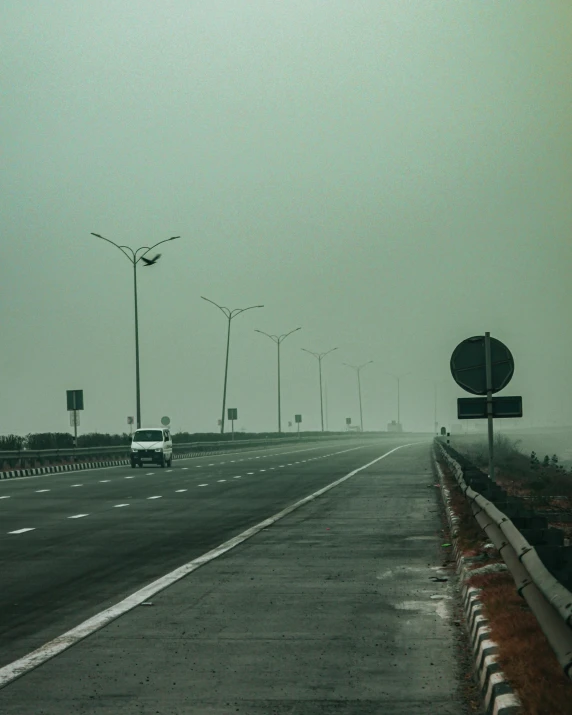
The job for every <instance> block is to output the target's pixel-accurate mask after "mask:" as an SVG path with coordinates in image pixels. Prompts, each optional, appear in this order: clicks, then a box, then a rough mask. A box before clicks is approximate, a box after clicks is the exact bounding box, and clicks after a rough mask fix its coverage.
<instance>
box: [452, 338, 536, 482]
mask: <svg viewBox="0 0 572 715" xmlns="http://www.w3.org/2000/svg"><path fill="white" fill-rule="evenodd" d="M450 367H451V374H452V375H453V379H454V380H455V382H456V383H457V384H458V385H459V386H460V387H462V388H463V390H466V391H467V392H471V393H472V394H473V395H482V396H483V397H472V398H467V397H464V398H463V397H460V398H459V399H458V400H457V415H458V418H459V419H475V418H477V419H479V418H481V419H484V418H486V420H487V432H488V443H489V478H490V479H492V480H494V474H495V465H494V450H493V447H494V435H493V417H522V397H520V396H517V397H504V396H503V397H493V393H494V392H500V390H502V389H503V388H505V387H506V386H507V385H508V383H509V382H510V381H511V379H512V376H513V374H514V360H513V357H512V354H511V352H510V350H509V349H508V348H507V347H506V345H503V343H501V342H500V340H496V338H491V334H490V333H489V332H486V333H485V334H484V336H483V335H477V336H475V337H472V338H468V339H467V340H463V342H462V343H459V345H457V347H456V348H455V350H454V351H453V355H452V356H451V365H450ZM467 425H468V423H467ZM447 437H449V434H447ZM448 443H449V440H448V439H447V444H448Z"/></svg>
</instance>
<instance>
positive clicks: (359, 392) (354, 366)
mask: <svg viewBox="0 0 572 715" xmlns="http://www.w3.org/2000/svg"><path fill="white" fill-rule="evenodd" d="M372 362H373V360H368V362H364V363H363V365H348V363H347V362H345V363H344V365H345V366H346V367H351V368H352V370H355V371H356V375H357V382H358V397H359V421H360V425H361V431H362V432H363V412H362V409H361V381H360V372H361V371H362V369H363V368H364V367H365V366H366V365H370V364H371V363H372Z"/></svg>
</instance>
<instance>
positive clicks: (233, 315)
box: [201, 296, 264, 434]
mask: <svg viewBox="0 0 572 715" xmlns="http://www.w3.org/2000/svg"><path fill="white" fill-rule="evenodd" d="M201 298H202V299H203V300H206V301H207V302H208V303H212V304H213V305H216V307H217V308H218V309H219V310H220V311H221V312H222V313H223V315H224V316H225V317H226V319H227V320H228V331H227V335H226V361H225V365H224V387H223V391H222V418H221V422H220V433H221V434H224V408H225V407H226V384H227V378H228V353H229V350H230V323H231V321H232V319H233V318H236V316H237V315H240V313H244V312H245V311H247V310H252V309H253V308H264V306H263V305H251V306H250V307H248V308H234V309H233V310H231V309H230V308H225V307H224V306H222V305H219V304H218V303H215V302H214V300H210V299H209V298H205V297H204V296H201Z"/></svg>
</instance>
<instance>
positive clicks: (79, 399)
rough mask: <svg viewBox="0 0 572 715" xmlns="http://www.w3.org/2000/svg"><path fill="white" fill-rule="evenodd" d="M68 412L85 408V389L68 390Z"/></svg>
mask: <svg viewBox="0 0 572 715" xmlns="http://www.w3.org/2000/svg"><path fill="white" fill-rule="evenodd" d="M66 396H67V403H68V412H71V411H72V410H83V390H66Z"/></svg>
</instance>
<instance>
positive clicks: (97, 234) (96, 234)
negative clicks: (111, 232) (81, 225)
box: [91, 231, 103, 238]
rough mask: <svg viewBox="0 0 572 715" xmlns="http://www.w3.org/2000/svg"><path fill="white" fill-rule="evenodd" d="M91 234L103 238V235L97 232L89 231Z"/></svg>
mask: <svg viewBox="0 0 572 715" xmlns="http://www.w3.org/2000/svg"><path fill="white" fill-rule="evenodd" d="M91 235H92V236H96V237H97V238H103V236H100V235H99V233H93V231H92V232H91Z"/></svg>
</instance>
